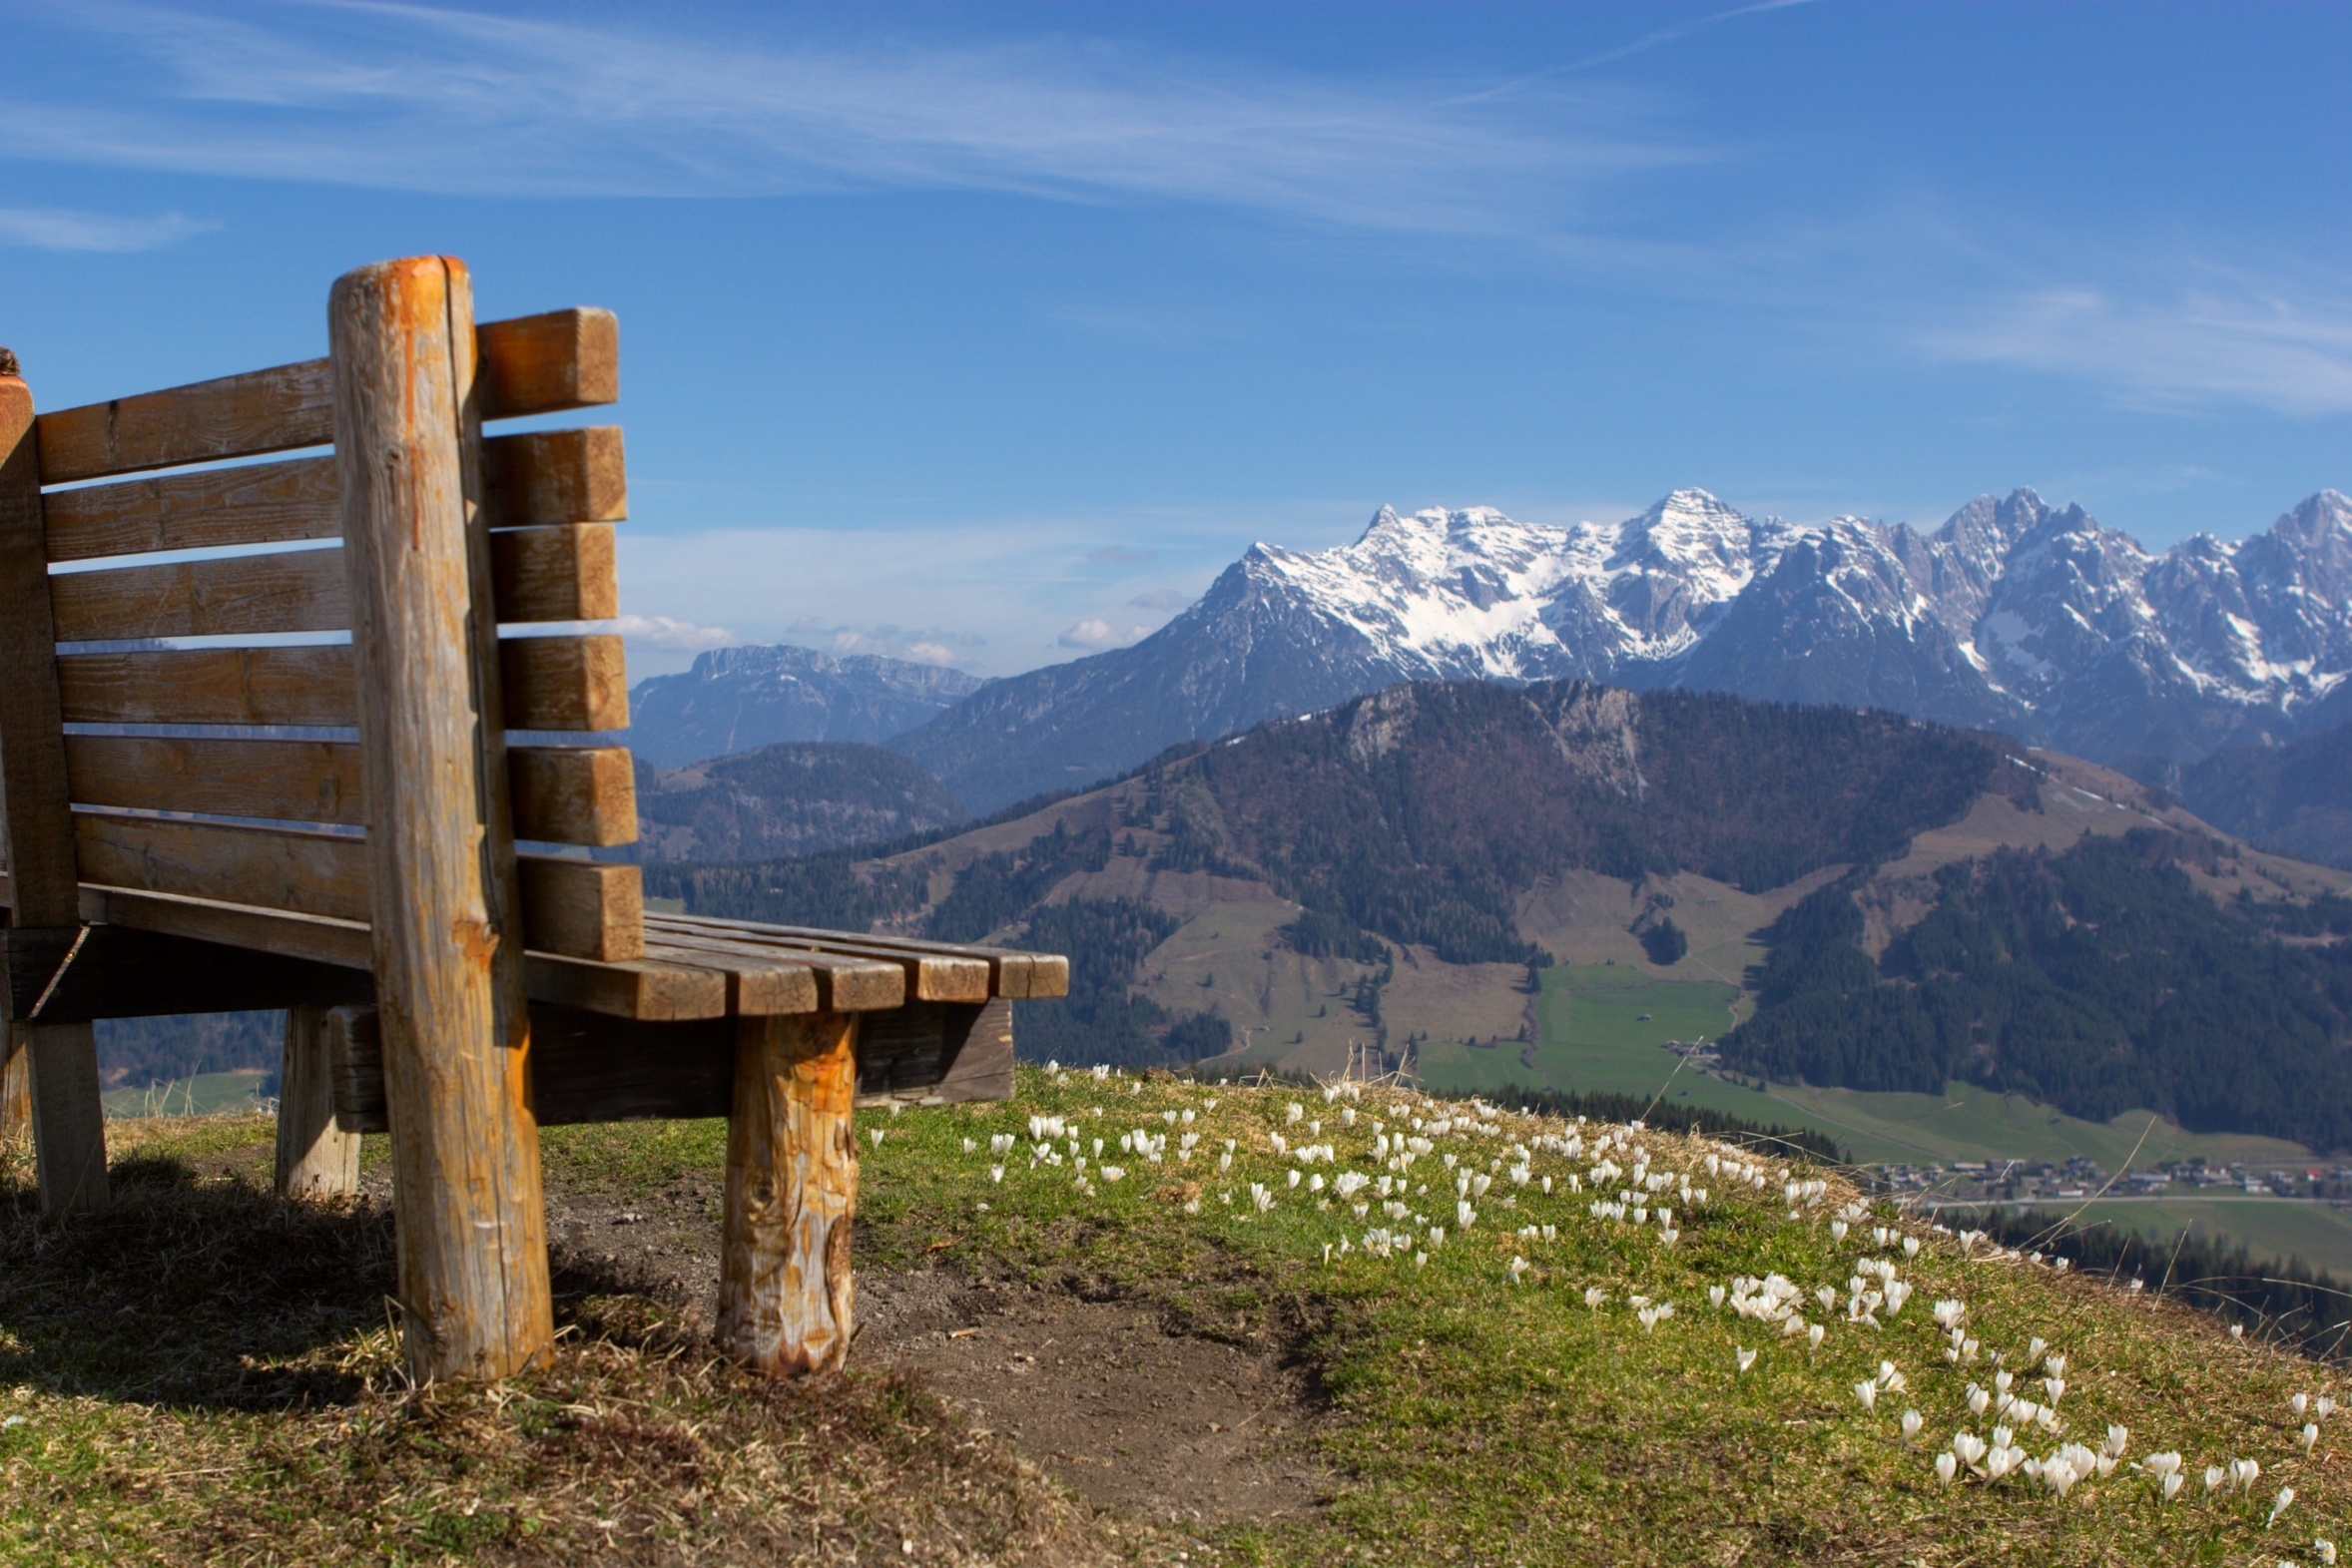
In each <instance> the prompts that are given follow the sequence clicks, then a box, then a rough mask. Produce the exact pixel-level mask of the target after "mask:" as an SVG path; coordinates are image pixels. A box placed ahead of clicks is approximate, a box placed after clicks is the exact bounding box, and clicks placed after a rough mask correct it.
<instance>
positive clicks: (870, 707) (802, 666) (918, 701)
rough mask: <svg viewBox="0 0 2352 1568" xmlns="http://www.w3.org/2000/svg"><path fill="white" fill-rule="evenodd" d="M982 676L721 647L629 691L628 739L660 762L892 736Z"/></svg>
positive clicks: (804, 652)
mask: <svg viewBox="0 0 2352 1568" xmlns="http://www.w3.org/2000/svg"><path fill="white" fill-rule="evenodd" d="M979 688H980V682H979V681H977V680H976V679H974V678H973V677H971V676H968V675H965V674H963V673H962V672H960V671H956V670H941V669H938V668H937V667H935V666H932V665H925V664H914V663H912V662H910V661H908V660H904V659H884V658H882V657H880V656H879V655H875V654H854V655H852V656H851V657H849V658H847V659H836V658H834V657H832V656H831V655H829V654H821V653H818V652H816V651H815V650H813V649H808V648H796V647H793V646H791V645H790V644H780V645H777V646H775V647H769V648H720V649H715V650H713V651H712V652H710V653H707V654H704V655H702V656H701V657H700V658H698V659H696V660H695V662H694V668H693V669H692V670H690V671H688V672H687V673H686V674H684V675H657V676H655V677H653V678H652V679H651V680H648V681H641V682H639V683H638V685H637V688H636V690H634V691H632V692H631V693H630V694H629V715H630V721H631V723H630V730H629V745H630V749H631V750H632V751H634V752H635V753H636V755H637V756H639V757H641V758H643V759H645V760H646V761H647V762H649V763H652V764H654V765H655V766H657V767H662V768H674V767H677V766H679V765H681V764H684V763H691V762H695V761H698V760H699V759H702V758H706V757H720V756H724V755H726V754H728V753H732V752H748V751H751V750H752V749H753V748H755V747H762V746H768V745H771V744H773V743H775V742H778V741H857V742H863V743H866V744H869V745H871V744H873V743H875V742H878V741H885V740H887V739H889V738H890V737H891V736H894V735H897V734H899V733H900V732H902V731H906V730H911V729H913V728H914V727H915V726H916V725H919V724H921V723H923V722H924V721H925V720H928V719H931V718H934V717H936V716H937V715H938V714H939V713H940V712H941V711H942V710H943V709H945V708H947V707H949V706H950V705H951V704H953V703H955V702H956V701H958V700H959V699H962V698H964V697H968V696H969V695H971V694H972V693H973V692H976V691H978V690H979Z"/></svg>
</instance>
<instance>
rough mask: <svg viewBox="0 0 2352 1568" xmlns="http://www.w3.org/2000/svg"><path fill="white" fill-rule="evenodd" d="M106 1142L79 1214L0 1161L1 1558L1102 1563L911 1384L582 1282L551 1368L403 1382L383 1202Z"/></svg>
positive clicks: (1042, 1498)
mask: <svg viewBox="0 0 2352 1568" xmlns="http://www.w3.org/2000/svg"><path fill="white" fill-rule="evenodd" d="M186 1125H187V1124H183V1128H185V1127H186ZM115 1131H116V1134H117V1136H116V1139H115V1142H116V1145H117V1148H118V1150H125V1151H127V1157H123V1158H118V1160H117V1161H116V1164H115V1180H116V1194H117V1202H116V1204H115V1205H114V1207H113V1208H111V1209H110V1210H109V1211H108V1212H107V1213H105V1214H104V1215H102V1216H99V1217H96V1218H94V1219H90V1220H84V1221H77V1222H75V1223H73V1224H71V1225H68V1226H64V1227H53V1226H44V1225H42V1224H40V1223H38V1222H37V1221H36V1219H35V1218H34V1215H33V1204H32V1197H31V1193H30V1191H29V1185H28V1182H27V1180H26V1178H27V1177H28V1176H29V1174H30V1173H29V1172H28V1171H27V1170H26V1169H25V1161H24V1159H23V1155H22V1152H21V1151H10V1152H6V1153H0V1418H6V1417H9V1416H16V1417H21V1419H20V1420H18V1421H16V1422H15V1423H14V1424H12V1425H10V1426H8V1427H7V1428H5V1429H0V1560H6V1561H9V1562H12V1563H14V1562H23V1563H52V1562H59V1563H63V1562H72V1563H82V1562H153V1563H197V1562H203V1563H257V1564H259V1563H273V1564H275V1563H301V1564H311V1563H341V1562H440V1561H456V1560H467V1561H484V1562H509V1561H511V1562H534V1561H564V1562H572V1561H581V1560H596V1561H614V1562H646V1563H703V1562H708V1563H735V1562H774V1561H789V1562H827V1563H832V1562H843V1563H848V1562H880V1561H890V1562H907V1561H915V1562H933V1563H1007V1562H1045V1563H1055V1562H1065V1561H1097V1560H1101V1559H1102V1558H1103V1557H1105V1556H1107V1555H1110V1553H1107V1552H1106V1551H1104V1550H1103V1549H1102V1545H1101V1543H1100V1540H1099V1539H1098V1537H1097V1536H1096V1535H1095V1533H1094V1527H1093V1525H1092V1524H1091V1522H1090V1521H1089V1520H1088V1519H1087V1518H1086V1517H1085V1516H1084V1512H1083V1510H1082V1509H1079V1508H1077V1507H1075V1506H1074V1505H1073V1504H1071V1503H1070V1502H1069V1501H1068V1500H1067V1499H1066V1498H1065V1497H1064V1495H1063V1494H1062V1493H1060V1492H1059V1491H1058V1490H1057V1489H1055V1488H1054V1487H1052V1486H1051V1485H1050V1484H1049V1483H1047V1482H1045V1481H1044V1480H1043V1479H1042V1478H1041V1477H1040V1476H1038V1475H1037V1473H1036V1472H1035V1471H1034V1470H1032V1469H1031V1468H1030V1467H1029V1466H1027V1465H1026V1464H1025V1463H1023V1462H1022V1461H1020V1460H1019V1459H1018V1458H1017V1457H1015V1456H1014V1455H1013V1454H1012V1453H1011V1452H1010V1451H1009V1450H1008V1449H1006V1448H1005V1447H1004V1446H1003V1445H1002V1444H1001V1443H1000V1442H998V1441H997V1440H995V1439H993V1438H992V1437H989V1436H988V1435H986V1434H984V1433H977V1432H974V1431H972V1430H970V1429H969V1428H968V1427H966V1426H965V1425H964V1424H963V1423H962V1422H961V1421H960V1420H958V1419H957V1417H956V1416H955V1414H954V1413H953V1412H952V1411H951V1410H950V1409H949V1408H948V1407H947V1406H946V1405H945V1404H944V1403H943V1402H942V1401H941V1400H940V1399H938V1398H937V1397H936V1396H935V1395H933V1394H932V1393H930V1392H929V1391H927V1390H926V1389H925V1388H924V1387H922V1386H920V1385H919V1384H917V1383H915V1382H913V1381H910V1380H908V1379H905V1378H900V1377H892V1376H886V1375H873V1374H866V1373H859V1372H853V1373H850V1374H848V1375H844V1376H838V1377H831V1378H823V1379H815V1380H808V1381H802V1382H796V1383H789V1384H776V1383H770V1382H766V1381H764V1380H761V1379H759V1378H756V1377H752V1376H749V1375H747V1374H745V1373H744V1372H742V1371H740V1370H739V1369H737V1368H736V1367H734V1366H732V1365H731V1364H729V1363H727V1362H725V1361H723V1360H721V1359H719V1358H717V1357H716V1356H714V1355H713V1354H711V1353H710V1350H709V1347H708V1344H707V1341H706V1340H705V1339H704V1338H703V1337H702V1335H701V1334H700V1332H699V1331H698V1330H697V1328H696V1326H695V1323H694V1320H693V1317H692V1314H691V1313H689V1312H687V1311H686V1310H684V1309H683V1308H682V1307H681V1306H680V1304H677V1303H671V1302H664V1301H660V1300H657V1299H655V1298H653V1297H651V1296H648V1295H645V1294H642V1293H640V1292H637V1291H634V1290H632V1289H630V1288H629V1287H628V1286H626V1285H625V1284H622V1283H620V1282H616V1281H611V1280H605V1279H600V1278H598V1277H597V1276H596V1275H595V1274H594V1273H593V1272H587V1273H583V1272H581V1271H579V1270H576V1269H574V1270H567V1271H564V1272H563V1273H561V1274H560V1275H559V1277H558V1280H557V1292H558V1298H559V1320H560V1322H561V1325H562V1334H561V1339H560V1343H559V1347H558V1351H557V1353H556V1355H555V1357H554V1359H553V1362H552V1364H551V1365H549V1366H547V1367H546V1368H544V1369H542V1370H540V1371H537V1372H533V1373H530V1374H528V1375H525V1376H521V1377H517V1378H514V1379H511V1380H509V1381H508V1382H506V1383H503V1384H500V1385H498V1386H495V1387H492V1388H486V1389H466V1388H439V1387H436V1388H428V1389H423V1390H419V1389H415V1388H412V1387H410V1386H408V1385H407V1384H406V1383H405V1381H404V1379H403V1378H402V1376H401V1374H400V1371H399V1363H398V1356H397V1348H396V1340H395V1337H394V1334H393V1332H392V1321H391V1317H390V1307H389V1306H388V1299H389V1297H390V1294H391V1291H392V1261H391V1245H390V1244H391V1224H390V1220H389V1217H388V1216H387V1215H386V1214H385V1213H384V1212H383V1210H382V1209H381V1208H380V1207H376V1206H373V1205H370V1204H366V1203H344V1204H337V1205H315V1204H283V1203H279V1202H277V1201H276V1200H274V1199H273V1198H271V1197H270V1196H269V1195H268V1194H267V1193H266V1192H265V1191H263V1190H262V1189H261V1188H259V1187H258V1186H257V1185H255V1184H254V1182H253V1181H252V1180H251V1179H250V1177H247V1176H245V1175H243V1174H241V1173H240V1171H239V1170H237V1169H223V1166H224V1165H225V1164H226V1165H232V1166H240V1167H242V1166H243V1165H244V1164H245V1163H246V1162H243V1161H237V1162H221V1161H214V1160H208V1159H207V1158H206V1157H205V1141H206V1140H207V1139H208V1138H209V1139H211V1140H213V1141H215V1142H217V1143H221V1144H222V1145H223V1146H224V1147H229V1148H234V1146H236V1144H237V1143H238V1141H239V1139H240V1138H250V1137H252V1136H253V1134H251V1133H247V1132H244V1131H243V1130H241V1129H239V1128H237V1127H234V1126H232V1127H228V1128H223V1129H216V1130H213V1131H211V1132H207V1133H198V1134H194V1135H191V1134H189V1133H186V1132H180V1131H174V1132H169V1133H163V1134H158V1133H156V1132H153V1131H150V1130H146V1129H140V1128H136V1127H118V1128H117V1129H115ZM261 1133H262V1134H263V1135H266V1133H267V1128H266V1126H265V1127H263V1128H262V1129H261ZM164 1144H169V1145H171V1146H172V1147H174V1148H175V1149H176V1150H177V1152H176V1153H174V1154H171V1155H162V1154H158V1153H155V1152H152V1151H154V1150H156V1149H157V1148H159V1147H161V1146H162V1145H164ZM143 1149H145V1150H148V1151H150V1152H146V1153H142V1152H141V1151H142V1150H143ZM208 1168H209V1169H208Z"/></svg>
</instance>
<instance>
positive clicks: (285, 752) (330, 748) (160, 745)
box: [66, 735, 637, 846]
mask: <svg viewBox="0 0 2352 1568" xmlns="http://www.w3.org/2000/svg"><path fill="white" fill-rule="evenodd" d="M506 755H507V768H508V776H509V778H510V779H511V781H512V787H513V801H514V820H515V832H516V834H517V836H519V837H524V838H534V839H539V840H542V841H544V842H548V843H578V844H591V845H597V846H604V845H610V844H618V843H628V842H631V841H632V840H634V839H635V837H636V835H637V815H636V780H635V778H634V776H633V772H632V770H631V768H630V766H629V754H628V753H627V752H626V751H624V750H622V749H621V748H619V747H516V748H514V749H512V750H511V751H509V752H508V753H507V754H506ZM66 767H67V772H68V779H69V784H70V787H71V791H72V796H73V799H74V801H75V803H77V804H80V805H109V806H122V807H129V808H133V809H144V810H157V811H192V812H196V813H198V814H200V815H207V816H263V817H281V818H284V819H286V820H289V821H297V822H334V823H340V824H348V825H352V826H356V825H359V824H360V823H362V822H364V821H365V819H366V817H365V812H364V800H363V798H362V796H361V788H360V769H359V748H358V746H357V745H356V744H354V743H352V742H348V741H277V740H254V741H247V740H221V739H207V738H194V737H191V738H186V739H183V738H179V737H161V736H98V735H75V736H68V737H66Z"/></svg>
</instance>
